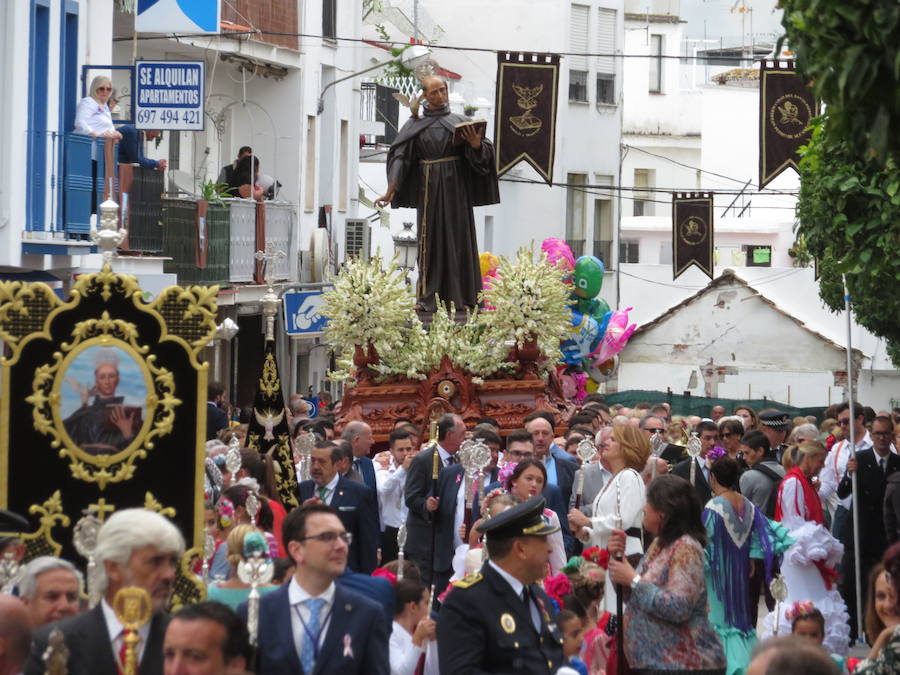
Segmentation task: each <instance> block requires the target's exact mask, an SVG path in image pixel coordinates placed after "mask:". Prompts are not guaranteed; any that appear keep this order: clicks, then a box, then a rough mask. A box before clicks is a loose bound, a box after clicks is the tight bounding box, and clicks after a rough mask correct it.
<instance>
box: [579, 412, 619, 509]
mask: <svg viewBox="0 0 900 675" xmlns="http://www.w3.org/2000/svg"><path fill="white" fill-rule="evenodd" d="M611 436H612V427H603V428H601V429H600V432H599V433H598V434H597V452H598V454H599V455H600V459H599V460H597V461H595V462H591V463H590V464H585V465H583V466H582V467H581V470H582V471H583V472H584V489H583V491H582V494H581V506H580V510H581V512H582V513H583V514H584V515H586V516H587V517H588V518H590V517H591V516H593V509H594V499H596V498H597V495H598V494H600V491H601V490H602V489H603V486H604V485H606V481H608V480H609V479H610V478H611V477H612V474H611V473H610V471H609V469H608V468H607V467H606V466H605V461H606V460H604V459H603V449H604V448H605V447H606V444H607V443H608V442H609V439H610V437H611ZM574 508H575V492H574V490H573V491H572V497H571V498H570V499H569V509H570V510H571V509H574Z"/></svg>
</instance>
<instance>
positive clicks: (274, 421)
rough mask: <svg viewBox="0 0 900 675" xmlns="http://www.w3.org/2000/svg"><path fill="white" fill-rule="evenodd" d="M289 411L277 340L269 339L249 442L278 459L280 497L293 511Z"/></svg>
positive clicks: (294, 484) (294, 477) (294, 487)
mask: <svg viewBox="0 0 900 675" xmlns="http://www.w3.org/2000/svg"><path fill="white" fill-rule="evenodd" d="M287 415H288V413H287V410H286V408H285V406H284V393H283V391H282V389H281V377H280V376H279V374H278V362H277V361H276V360H275V341H274V339H272V340H269V339H267V340H266V346H265V355H264V357H263V365H262V371H261V372H260V374H259V379H258V380H257V387H256V395H255V396H254V398H253V416H252V417H251V418H250V424H249V425H248V428H247V439H246V445H247V447H248V448H253V449H254V450H256V451H257V452H259V453H260V454H263V455H269V456H270V457H271V458H272V459H273V460H274V462H275V483H276V488H277V490H278V500H279V501H280V502H281V504H282V505H283V506H284V507H285V509H287V510H288V511H290V510H291V509H292V508H293V507H295V506H297V505H298V504H297V494H298V493H297V472H296V469H295V466H294V448H293V445H292V444H291V427H290V424H289V423H288V417H287ZM273 497H274V495H273Z"/></svg>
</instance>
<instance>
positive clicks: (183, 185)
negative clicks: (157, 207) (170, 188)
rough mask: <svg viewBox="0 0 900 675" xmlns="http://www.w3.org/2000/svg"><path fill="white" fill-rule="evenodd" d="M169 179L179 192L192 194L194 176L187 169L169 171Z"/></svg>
mask: <svg viewBox="0 0 900 675" xmlns="http://www.w3.org/2000/svg"><path fill="white" fill-rule="evenodd" d="M169 180H171V181H172V182H173V183H175V187H176V188H177V189H178V191H179V192H182V193H184V194H186V195H192V194H194V177H193V176H192V175H191V174H189V173H188V172H187V171H181V170H180V169H175V170H173V171H169Z"/></svg>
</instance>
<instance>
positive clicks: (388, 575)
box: [369, 567, 397, 586]
mask: <svg viewBox="0 0 900 675" xmlns="http://www.w3.org/2000/svg"><path fill="white" fill-rule="evenodd" d="M369 576H373V577H381V578H382V579H387V580H388V581H390V582H391V586H396V585H397V575H396V574H394V573H393V572H391V571H390V570H386V569H385V568H383V567H379V568H378V569H376V570H373V571H372V574H371V575H369Z"/></svg>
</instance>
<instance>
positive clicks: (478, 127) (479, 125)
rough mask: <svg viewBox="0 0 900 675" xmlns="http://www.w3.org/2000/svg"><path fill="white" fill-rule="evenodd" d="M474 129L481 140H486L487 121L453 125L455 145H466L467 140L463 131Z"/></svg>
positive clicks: (472, 121)
mask: <svg viewBox="0 0 900 675" xmlns="http://www.w3.org/2000/svg"><path fill="white" fill-rule="evenodd" d="M469 127H472V128H474V129H475V131H477V132H478V135H479V136H481V138H482V139H483V138H484V134H485V132H486V131H487V120H471V121H469V122H460V123H459V124H454V125H453V144H454V145H459V144H460V143H465V142H466V139H464V138H463V135H462V132H463V129H466V128H469Z"/></svg>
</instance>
